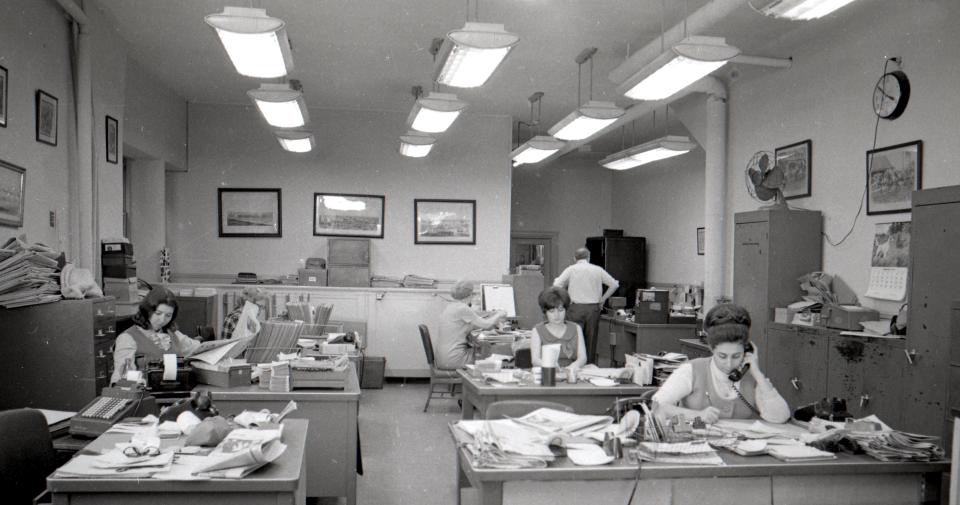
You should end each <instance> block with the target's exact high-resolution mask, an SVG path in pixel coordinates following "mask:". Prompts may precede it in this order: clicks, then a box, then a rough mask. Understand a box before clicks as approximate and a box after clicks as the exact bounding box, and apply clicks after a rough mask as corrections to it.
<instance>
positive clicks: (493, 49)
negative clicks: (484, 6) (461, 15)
mask: <svg viewBox="0 0 960 505" xmlns="http://www.w3.org/2000/svg"><path fill="white" fill-rule="evenodd" d="M519 41H520V37H518V36H517V35H514V34H512V33H509V32H507V31H506V29H505V28H504V27H503V25H502V24H498V23H476V22H467V23H466V25H464V27H463V28H461V29H460V30H454V31H451V32H450V33H448V34H447V36H446V38H444V39H443V42H442V44H440V47H438V48H436V50H437V54H435V56H437V67H436V77H435V79H434V80H435V81H436V82H438V83H440V84H445V85H447V86H453V87H455V88H476V87H479V86H483V84H484V83H485V82H487V80H488V79H489V78H490V76H491V75H492V74H493V72H494V71H495V70H496V69H497V67H499V66H500V63H501V62H503V60H504V58H506V57H507V54H509V53H510V50H511V49H513V46H515V45H517V42H519Z"/></svg>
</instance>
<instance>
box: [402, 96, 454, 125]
mask: <svg viewBox="0 0 960 505" xmlns="http://www.w3.org/2000/svg"><path fill="white" fill-rule="evenodd" d="M466 107H467V102H463V101H460V100H457V95H453V94H450V93H437V92H430V93H427V96H425V97H422V98H418V99H417V103H416V104H414V106H413V110H411V111H410V115H409V116H408V117H407V124H409V125H410V128H412V129H414V130H416V131H418V132H423V133H443V132H445V131H447V128H450V125H452V124H453V122H454V121H456V119H457V117H458V116H460V112H462V111H463V109H465V108H466Z"/></svg>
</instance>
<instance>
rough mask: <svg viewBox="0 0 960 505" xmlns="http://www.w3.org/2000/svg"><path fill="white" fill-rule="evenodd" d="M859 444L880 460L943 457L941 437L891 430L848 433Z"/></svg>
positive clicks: (928, 459)
mask: <svg viewBox="0 0 960 505" xmlns="http://www.w3.org/2000/svg"><path fill="white" fill-rule="evenodd" d="M847 437H849V438H852V439H854V440H855V441H856V442H857V445H859V446H860V448H861V449H863V451H864V452H866V453H867V454H869V455H870V456H872V457H874V458H876V459H879V460H880V461H937V460H940V459H943V448H941V447H940V446H939V445H937V443H938V442H939V441H940V438H939V437H933V436H929V435H920V434H917V433H907V432H904V431H897V430H890V431H881V432H856V431H851V432H849V433H847Z"/></svg>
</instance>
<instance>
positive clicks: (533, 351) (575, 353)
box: [530, 286, 587, 369]
mask: <svg viewBox="0 0 960 505" xmlns="http://www.w3.org/2000/svg"><path fill="white" fill-rule="evenodd" d="M537 302H538V303H539V304H540V310H542V311H543V315H544V316H546V318H547V321H546V322H543V323H539V324H537V325H536V326H534V327H533V336H532V337H531V338H530V361H532V362H533V366H542V360H541V351H542V347H543V346H544V345H546V344H560V357H559V358H558V359H557V366H558V367H559V368H564V369H571V368H573V369H578V368H580V367H582V366H583V365H585V364H587V347H586V344H585V343H584V340H583V330H582V329H580V325H578V324H577V323H571V322H570V321H567V309H568V308H569V307H570V295H568V294H567V290H565V289H563V288H558V287H556V286H551V287H549V288H547V289H544V290H543V291H541V292H540V296H538V297H537Z"/></svg>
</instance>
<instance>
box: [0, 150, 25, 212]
mask: <svg viewBox="0 0 960 505" xmlns="http://www.w3.org/2000/svg"><path fill="white" fill-rule="evenodd" d="M26 172H27V171H26V170H24V169H22V168H20V167H18V166H16V165H14V164H12V163H7V162H6V161H3V160H0V225H3V226H12V227H14V228H19V227H21V226H23V190H24V182H25V179H26Z"/></svg>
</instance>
